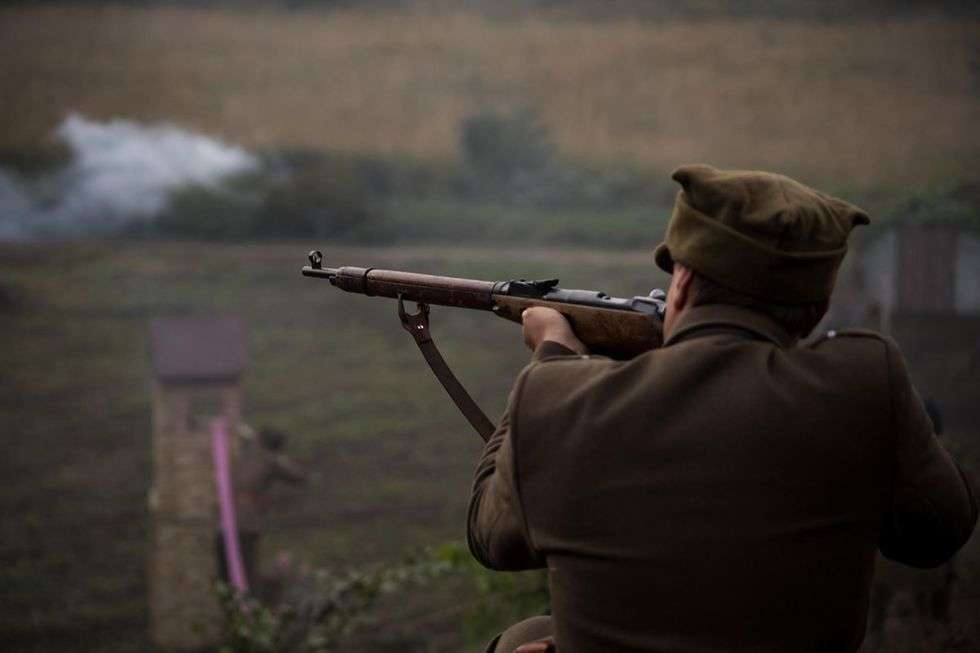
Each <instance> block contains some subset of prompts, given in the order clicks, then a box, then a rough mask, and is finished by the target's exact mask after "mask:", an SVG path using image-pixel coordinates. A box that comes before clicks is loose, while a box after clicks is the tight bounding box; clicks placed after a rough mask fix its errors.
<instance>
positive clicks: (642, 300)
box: [303, 250, 666, 440]
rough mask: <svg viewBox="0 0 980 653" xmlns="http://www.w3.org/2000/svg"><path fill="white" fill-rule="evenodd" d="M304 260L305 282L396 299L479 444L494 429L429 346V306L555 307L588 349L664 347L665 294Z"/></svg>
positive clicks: (512, 311)
mask: <svg viewBox="0 0 980 653" xmlns="http://www.w3.org/2000/svg"><path fill="white" fill-rule="evenodd" d="M308 258H309V263H310V264H309V265H306V266H304V267H303V276H307V277H318V278H321V279H326V280H328V281H329V282H330V283H331V284H333V285H334V286H336V287H337V288H340V289H341V290H346V291H347V292H353V293H360V294H363V295H371V296H377V297H390V298H392V299H397V300H398V316H399V317H400V318H401V322H402V326H403V327H404V328H405V330H406V331H408V332H409V333H411V334H412V337H413V338H414V339H415V342H416V344H417V345H418V346H419V349H420V350H421V351H422V355H423V356H424V357H425V360H426V361H427V362H428V363H429V366H430V367H431V368H432V371H433V372H434V373H435V375H436V378H438V379H439V381H440V382H441V383H442V385H443V387H444V388H445V389H446V392H448V393H449V396H450V397H451V398H452V400H453V401H454V402H455V403H456V405H457V406H458V407H459V409H460V411H462V413H463V415H464V416H465V417H466V419H467V420H468V421H469V422H470V424H471V425H472V426H473V428H474V429H476V431H477V433H479V434H480V436H481V437H483V439H484V440H487V439H488V438H489V437H490V434H491V433H493V430H494V426H493V423H492V422H491V421H490V420H489V419H488V418H487V416H486V415H485V414H484V412H483V411H482V410H481V409H480V407H479V406H477V405H476V402H474V401H473V399H472V397H470V395H469V393H468V392H466V389H465V388H463V386H462V385H461V384H460V382H459V380H458V379H456V377H455V375H453V373H452V371H451V370H450V369H449V366H448V365H447V364H446V361H445V360H444V359H443V358H442V355H441V354H439V350H438V349H437V348H436V346H435V343H434V342H433V341H432V335H431V334H430V332H429V306H430V305H438V306H453V307H457V308H471V309H476V310H484V311H491V312H493V313H495V314H496V315H499V316H500V317H502V318H505V319H508V320H511V321H512V322H517V323H518V324H520V323H521V314H522V313H523V312H524V310H525V309H527V308H530V307H532V306H546V307H548V308H553V309H555V310H556V311H558V312H559V313H561V314H562V315H563V316H565V318H566V319H567V320H568V321H569V323H570V324H571V326H572V329H573V330H574V331H575V335H576V336H578V338H579V340H581V341H582V342H583V343H584V344H585V346H586V347H588V348H589V350H590V351H592V352H594V353H597V354H601V355H605V356H611V357H613V358H630V357H632V356H635V355H637V354H640V353H642V352H644V351H647V350H649V349H653V348H655V347H658V346H660V344H661V339H662V324H663V317H664V310H665V307H666V303H665V294H664V291H662V290H653V291H652V292H651V293H650V294H649V295H648V296H646V297H632V298H630V299H624V298H619V297H610V296H609V295H607V294H606V293H604V292H600V291H595V290H569V289H564V288H559V287H558V279H547V280H543V281H528V280H525V279H514V280H511V281H479V280H476V279H459V278H456V277H442V276H435V275H430V274H418V273H415V272H400V271H397V270H380V269H376V268H360V267H340V268H325V267H323V254H321V253H320V252H319V251H316V250H314V251H312V252H310V254H309V256H308ZM406 301H411V302H415V303H416V304H417V306H418V309H417V312H416V313H414V314H413V313H409V312H408V311H406V310H405V302H406Z"/></svg>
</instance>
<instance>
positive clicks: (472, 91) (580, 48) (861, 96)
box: [0, 4, 980, 187]
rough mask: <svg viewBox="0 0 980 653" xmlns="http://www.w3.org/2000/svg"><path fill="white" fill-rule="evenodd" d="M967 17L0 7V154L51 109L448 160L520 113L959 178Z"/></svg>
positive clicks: (762, 153) (678, 153) (846, 170)
mask: <svg viewBox="0 0 980 653" xmlns="http://www.w3.org/2000/svg"><path fill="white" fill-rule="evenodd" d="M978 36H980V24H978V22H977V21H975V20H970V19H962V18H960V19H952V18H951V19H942V18H933V19H930V20H913V19H910V18H904V19H892V20H870V19H867V18H864V19H861V20H857V21H854V22H833V23H820V22H805V21H785V20H771V19H770V20H767V19H755V20H704V21H696V22H690V21H689V22H683V21H676V20H675V21H659V22H657V21H638V20H630V19H618V20H607V21H601V22H596V21H588V20H584V19H581V18H579V19H575V18H567V19H565V20H558V21H546V20H543V19H540V18H537V19H534V18H532V19H529V20H520V21H505V20H491V19H488V18H486V17H481V16H479V15H475V14H466V13H450V14H432V13H391V12H380V11H379V12H375V13H367V12H355V11H351V10H337V11H331V12H318V11H313V10H301V11H294V12H288V13H274V12H268V11H267V12H263V11H247V10H241V11H233V10H220V9H202V10H194V9H187V8H173V7H169V8H168V7H157V8H125V7H118V6H111V5H107V6H103V7H99V6H96V7H94V8H78V7H70V6H57V5H54V6H51V5H49V4H45V5H44V6H42V7H36V6H27V7H25V6H13V7H4V8H0V58H2V60H3V61H4V64H3V66H2V67H0V97H3V98H4V101H3V102H2V103H0V149H8V150H9V149H30V148H34V147H36V146H38V145H39V144H43V143H44V142H45V140H46V139H47V138H49V134H50V131H51V129H52V128H53V127H54V126H55V125H56V124H57V123H58V122H59V121H60V120H61V119H62V117H63V116H64V115H65V114H66V113H67V112H69V111H79V112H82V113H83V114H85V115H88V116H90V117H94V118H98V119H107V118H112V117H125V118H129V119H135V120H140V121H163V120H165V121H172V122H175V123H177V124H179V125H181V126H183V127H186V128H189V129H195V130H201V131H204V132H206V133H210V134H214V135H218V136H221V137H224V138H226V139H228V140H229V141H232V142H236V143H241V144H244V145H246V146H248V147H253V148H262V149H276V148H318V149H329V150H336V151H347V152H357V153H367V154H371V155H380V156H400V157H410V158H416V159H422V160H452V159H453V158H454V157H455V156H456V147H457V142H458V139H457V129H458V126H459V124H460V121H461V120H462V119H464V118H466V117H467V116H470V115H473V114H475V113H477V112H479V111H483V110H486V109H496V110H501V111H508V110H511V109H514V108H520V107H530V108H532V109H534V110H535V111H537V112H538V113H539V114H540V116H541V118H542V121H543V123H544V125H545V126H546V127H547V128H548V129H549V130H550V131H551V133H552V134H553V135H554V137H555V140H556V142H557V144H558V146H559V147H560V150H561V152H562V153H564V154H566V155H568V156H571V157H575V158H578V159H582V160H587V161H593V162H600V163H606V162H614V163H617V164H618V163H624V162H625V163H627V164H630V165H635V166H637V167H639V168H643V169H651V170H656V171H660V173H663V171H667V170H669V169H671V168H673V167H674V166H675V165H677V164H678V163H681V162H686V161H695V160H696V161H709V162H712V163H715V164H717V165H721V166H746V167H762V168H774V169H780V170H784V171H788V172H790V173H794V174H798V175H801V176H803V177H805V178H807V179H808V180H810V181H811V182H812V183H815V184H822V183H832V184H834V185H838V186H840V185H844V184H853V185H859V186H860V185H888V186H889V187H898V186H901V185H903V184H908V183H929V182H937V181H944V180H947V179H949V178H950V177H954V178H956V177H960V178H969V179H976V169H977V168H976V162H977V160H978V159H977V157H978V154H980V130H977V129H976V127H975V125H976V123H977V120H978V118H980V115H978V103H977V101H976V97H977V88H978V86H977V84H978V81H977V54H976V47H975V44H976V42H977V39H978Z"/></svg>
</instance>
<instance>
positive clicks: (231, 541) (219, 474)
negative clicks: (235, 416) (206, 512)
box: [211, 418, 248, 592]
mask: <svg viewBox="0 0 980 653" xmlns="http://www.w3.org/2000/svg"><path fill="white" fill-rule="evenodd" d="M211 449H212V451H211V452H212V455H213V457H214V480H215V482H216V483H217V485H218V507H219V510H220V514H221V533H222V535H223V536H224V538H223V539H224V543H225V560H227V561H228V578H229V580H231V586H232V587H234V588H235V590H237V591H238V592H246V591H248V579H247V578H246V577H245V565H244V564H243V563H242V550H241V547H240V545H239V542H238V524H237V520H236V517H235V495H234V492H233V489H232V486H231V461H230V460H229V457H228V422H227V420H225V419H224V418H218V419H216V420H214V421H212V422H211Z"/></svg>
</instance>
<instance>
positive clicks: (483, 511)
mask: <svg viewBox="0 0 980 653" xmlns="http://www.w3.org/2000/svg"><path fill="white" fill-rule="evenodd" d="M568 355H575V352H573V351H571V350H570V349H567V348H566V347H563V346H562V345H559V344H557V343H554V342H549V341H545V342H543V343H541V345H540V346H539V347H538V348H537V349H536V350H535V352H534V356H533V358H532V362H535V363H536V362H540V361H543V360H546V359H549V358H553V357H556V356H568ZM533 367H534V366H533V364H532V365H531V366H529V367H528V368H525V370H524V371H523V372H522V373H521V375H520V376H519V377H518V378H517V382H516V383H515V384H514V389H513V390H512V391H511V394H510V399H509V401H508V405H507V410H506V411H505V412H504V416H503V417H502V418H501V420H500V424H499V425H498V426H497V430H496V431H494V433H493V435H491V436H490V439H489V440H488V441H487V444H486V446H485V447H484V448H483V454H482V455H481V456H480V462H479V465H478V466H477V468H476V478H475V479H474V481H473V494H472V496H471V497H470V508H469V517H468V520H467V528H466V541H467V543H468V544H469V547H470V552H472V554H473V556H474V557H475V558H476V559H477V560H479V561H480V563H481V564H483V565H484V566H486V567H489V568H491V569H500V570H510V571H516V570H520V569H535V568H539V567H544V566H545V561H544V557H543V556H542V555H541V554H540V553H539V552H538V551H537V550H535V548H534V544H533V543H532V541H531V535H530V531H529V528H528V525H527V521H526V519H525V515H524V509H523V506H522V505H521V497H520V482H519V481H520V479H519V478H518V468H517V460H516V456H515V441H516V438H517V428H518V424H517V418H516V416H517V412H518V411H517V408H518V405H519V403H520V400H521V390H522V389H523V387H524V380H525V378H526V377H527V375H528V374H530V373H531V371H532V370H533Z"/></svg>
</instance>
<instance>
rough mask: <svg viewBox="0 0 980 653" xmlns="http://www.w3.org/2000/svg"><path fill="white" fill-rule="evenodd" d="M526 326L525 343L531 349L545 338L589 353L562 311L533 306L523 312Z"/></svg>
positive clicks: (581, 352) (523, 322)
mask: <svg viewBox="0 0 980 653" xmlns="http://www.w3.org/2000/svg"><path fill="white" fill-rule="evenodd" d="M521 321H522V324H523V328H524V344H525V345H527V346H528V348H529V349H530V350H531V351H534V350H535V349H537V348H538V345H540V344H541V343H542V342H544V341H545V340H550V341H551V342H557V343H558V344H559V345H564V346H565V347H568V348H569V349H571V350H572V351H574V352H576V353H578V354H586V353H588V351H589V350H588V349H587V348H586V347H585V345H584V344H583V343H582V341H581V340H579V339H578V337H577V336H576V335H575V332H574V331H572V326H571V325H570V324H569V323H568V320H566V319H565V316H563V315H562V314H561V313H559V312H558V311H556V310H555V309H553V308H547V307H545V306H532V307H531V308H527V309H524V312H523V313H522V314H521Z"/></svg>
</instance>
